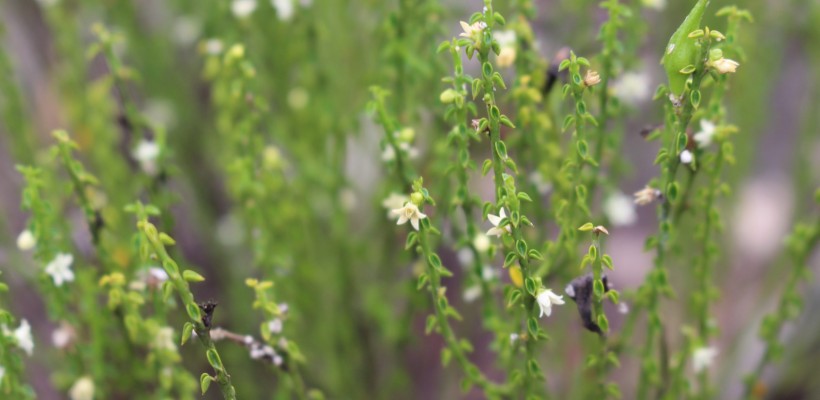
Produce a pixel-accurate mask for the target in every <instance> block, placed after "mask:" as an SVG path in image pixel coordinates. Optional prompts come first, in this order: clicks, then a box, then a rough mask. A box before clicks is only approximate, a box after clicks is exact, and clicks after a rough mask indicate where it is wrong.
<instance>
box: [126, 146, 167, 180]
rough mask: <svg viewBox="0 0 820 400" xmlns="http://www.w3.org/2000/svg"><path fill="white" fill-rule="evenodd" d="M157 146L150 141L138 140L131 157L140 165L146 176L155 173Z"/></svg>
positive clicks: (157, 154) (157, 155)
mask: <svg viewBox="0 0 820 400" xmlns="http://www.w3.org/2000/svg"><path fill="white" fill-rule="evenodd" d="M159 151H160V149H159V145H158V144H157V143H156V142H154V141H152V140H144V139H143V140H140V142H139V143H138V144H137V147H135V148H134V151H133V152H132V153H131V155H132V156H133V157H134V159H135V160H137V162H139V164H140V168H142V170H143V171H144V172H145V173H146V174H148V175H155V174H156V173H157V163H156V160H157V157H159Z"/></svg>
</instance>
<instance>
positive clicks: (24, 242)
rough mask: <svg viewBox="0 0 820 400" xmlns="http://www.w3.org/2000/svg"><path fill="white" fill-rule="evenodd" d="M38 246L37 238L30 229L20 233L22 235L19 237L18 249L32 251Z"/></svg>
mask: <svg viewBox="0 0 820 400" xmlns="http://www.w3.org/2000/svg"><path fill="white" fill-rule="evenodd" d="M36 245H37V238H35V237H34V234H32V233H31V231H30V230H28V229H26V230H24V231H22V232H20V235H19V236H17V248H18V249H20V250H22V251H26V250H31V249H33V248H34V246H36Z"/></svg>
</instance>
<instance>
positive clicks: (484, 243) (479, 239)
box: [473, 232, 491, 253]
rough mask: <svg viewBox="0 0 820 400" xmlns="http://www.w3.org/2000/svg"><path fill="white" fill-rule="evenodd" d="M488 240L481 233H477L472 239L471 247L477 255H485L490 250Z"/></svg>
mask: <svg viewBox="0 0 820 400" xmlns="http://www.w3.org/2000/svg"><path fill="white" fill-rule="evenodd" d="M490 244H491V243H490V238H489V237H487V235H485V234H483V233H480V232H479V233H477V234H476V235H475V237H474V238H473V247H475V249H476V251H478V252H479V253H486V252H487V250H489V249H490Z"/></svg>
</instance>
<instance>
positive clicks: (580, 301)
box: [564, 272, 611, 335]
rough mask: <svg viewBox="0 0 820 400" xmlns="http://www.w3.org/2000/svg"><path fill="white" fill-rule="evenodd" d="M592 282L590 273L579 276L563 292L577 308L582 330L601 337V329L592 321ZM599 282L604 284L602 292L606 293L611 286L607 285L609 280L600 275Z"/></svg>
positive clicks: (592, 278)
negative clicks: (582, 325)
mask: <svg viewBox="0 0 820 400" xmlns="http://www.w3.org/2000/svg"><path fill="white" fill-rule="evenodd" d="M594 280H595V278H594V277H593V275H592V273H591V272H590V273H588V274H586V275H582V276H579V277H577V278H575V279H573V280H572V282H570V283H569V285H567V287H566V288H565V289H564V292H566V294H567V296H569V298H571V299H572V301H574V302H575V305H576V306H578V314H579V315H580V316H581V322H583V324H584V328H587V330H589V331H591V332H595V333H597V334H599V335H603V331H601V328H600V327H599V326H598V324H597V323H595V321H593V320H592V284H593V281H594ZM601 281H603V283H604V292H605V293H606V292H608V291H609V290H610V289H611V286H610V285H609V280H608V279H607V277H606V275H601Z"/></svg>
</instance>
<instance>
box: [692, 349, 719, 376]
mask: <svg viewBox="0 0 820 400" xmlns="http://www.w3.org/2000/svg"><path fill="white" fill-rule="evenodd" d="M717 353H718V351H717V349H716V348H714V347H699V348H697V349H695V351H694V353H692V368H693V369H694V370H695V372H701V371H703V370H704V369H706V368H707V367H709V366H710V365H712V361H714V359H715V356H717Z"/></svg>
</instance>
